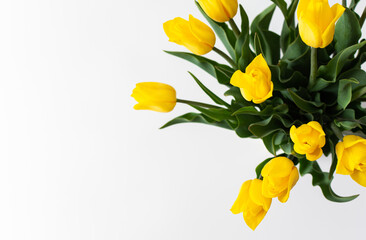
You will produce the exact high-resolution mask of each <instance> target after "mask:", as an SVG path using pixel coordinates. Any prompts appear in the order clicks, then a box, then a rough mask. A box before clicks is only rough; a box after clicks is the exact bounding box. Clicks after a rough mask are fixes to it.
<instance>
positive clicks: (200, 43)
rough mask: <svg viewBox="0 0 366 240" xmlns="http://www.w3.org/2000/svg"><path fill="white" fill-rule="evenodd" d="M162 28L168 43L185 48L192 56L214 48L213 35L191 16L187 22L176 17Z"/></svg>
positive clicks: (206, 27)
mask: <svg viewBox="0 0 366 240" xmlns="http://www.w3.org/2000/svg"><path fill="white" fill-rule="evenodd" d="M163 27H164V31H165V33H166V35H167V36H168V37H169V41H171V42H174V43H176V44H179V45H182V46H185V47H186V48H188V50H190V51H191V52H193V53H194V54H197V55H204V54H206V53H208V52H210V51H211V50H212V49H213V47H214V46H215V42H216V36H215V33H214V32H213V31H212V29H211V28H210V27H209V26H207V25H206V24H204V23H203V22H201V21H200V20H198V19H197V18H194V17H193V16H192V15H189V21H187V20H185V19H183V18H180V17H177V18H174V19H173V20H170V21H167V22H165V23H164V24H163Z"/></svg>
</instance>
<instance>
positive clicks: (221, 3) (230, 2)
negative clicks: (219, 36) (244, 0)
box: [198, 0, 238, 22]
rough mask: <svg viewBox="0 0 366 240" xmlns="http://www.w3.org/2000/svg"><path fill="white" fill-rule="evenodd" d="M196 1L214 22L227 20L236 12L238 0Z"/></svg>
mask: <svg viewBox="0 0 366 240" xmlns="http://www.w3.org/2000/svg"><path fill="white" fill-rule="evenodd" d="M198 3H199V4H200V6H201V7H202V9H203V11H205V13H206V14H207V15H208V16H209V17H210V18H211V19H213V20H215V21H216V22H227V21H229V20H230V19H232V18H234V17H235V15H236V13H237V12H238V0H198Z"/></svg>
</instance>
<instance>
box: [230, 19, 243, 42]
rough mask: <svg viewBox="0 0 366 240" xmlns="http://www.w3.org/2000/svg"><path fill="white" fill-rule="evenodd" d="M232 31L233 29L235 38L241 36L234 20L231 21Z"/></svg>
mask: <svg viewBox="0 0 366 240" xmlns="http://www.w3.org/2000/svg"><path fill="white" fill-rule="evenodd" d="M229 24H230V27H231V29H233V31H234V34H235V36H236V37H237V38H238V37H239V36H240V30H239V28H238V26H237V25H236V23H235V22H234V20H233V19H230V20H229Z"/></svg>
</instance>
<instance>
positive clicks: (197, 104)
mask: <svg viewBox="0 0 366 240" xmlns="http://www.w3.org/2000/svg"><path fill="white" fill-rule="evenodd" d="M177 102H178V103H184V104H188V105H193V106H197V107H204V108H220V107H218V106H215V105H211V104H207V103H201V102H195V101H189V100H184V99H177Z"/></svg>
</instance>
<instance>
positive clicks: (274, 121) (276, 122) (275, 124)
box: [249, 114, 294, 138]
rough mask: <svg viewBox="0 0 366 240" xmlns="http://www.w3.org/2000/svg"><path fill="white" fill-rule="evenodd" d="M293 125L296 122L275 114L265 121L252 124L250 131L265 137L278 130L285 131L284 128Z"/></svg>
mask: <svg viewBox="0 0 366 240" xmlns="http://www.w3.org/2000/svg"><path fill="white" fill-rule="evenodd" d="M292 125H294V123H292V122H291V121H289V120H287V119H285V118H283V117H281V116H279V115H277V114H274V115H272V116H271V117H269V118H267V119H265V120H263V121H260V122H254V123H252V124H250V126H249V131H250V132H252V133H253V134H254V135H255V136H257V137H259V138H263V137H266V136H268V135H270V134H271V133H274V132H276V131H278V130H280V131H283V130H284V128H290V127H291V126H292Z"/></svg>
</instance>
